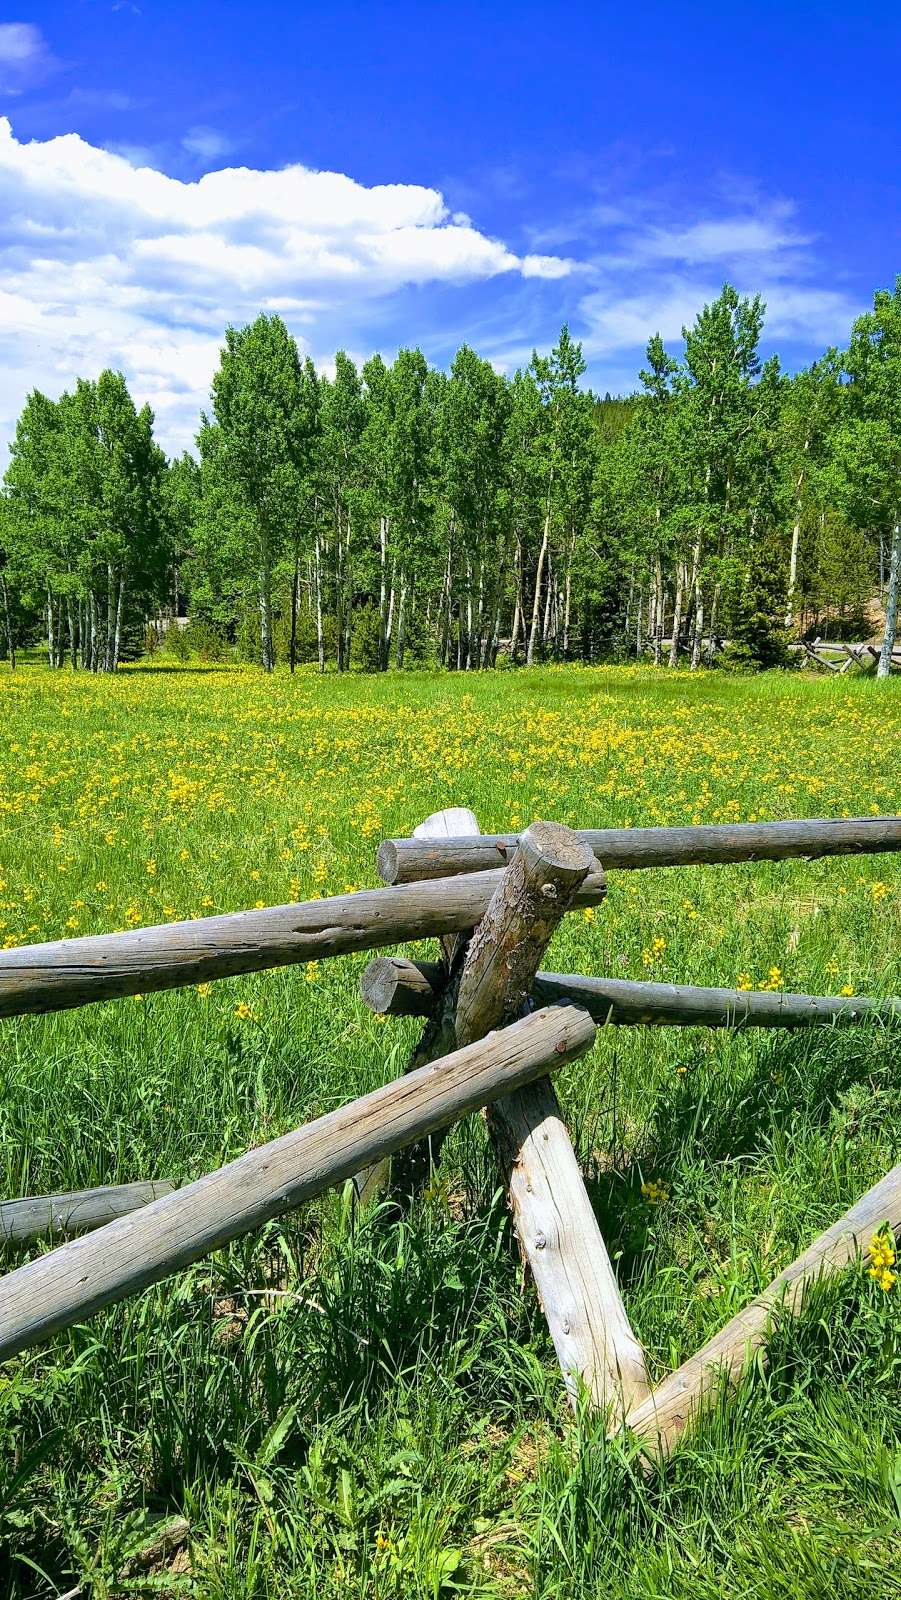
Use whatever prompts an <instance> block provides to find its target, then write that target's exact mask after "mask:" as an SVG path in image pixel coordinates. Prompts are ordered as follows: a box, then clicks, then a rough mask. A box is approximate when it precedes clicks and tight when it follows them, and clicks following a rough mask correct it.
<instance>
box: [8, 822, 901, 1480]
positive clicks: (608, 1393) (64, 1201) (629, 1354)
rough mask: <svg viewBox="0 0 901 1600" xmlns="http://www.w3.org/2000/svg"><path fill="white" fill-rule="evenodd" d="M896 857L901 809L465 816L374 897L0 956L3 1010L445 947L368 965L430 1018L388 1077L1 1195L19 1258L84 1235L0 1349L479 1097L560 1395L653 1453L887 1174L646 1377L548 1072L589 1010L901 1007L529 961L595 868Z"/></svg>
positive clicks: (807, 1021) (881, 1197) (246, 1228)
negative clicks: (265, 1129)
mask: <svg viewBox="0 0 901 1600" xmlns="http://www.w3.org/2000/svg"><path fill="white" fill-rule="evenodd" d="M899 849H901V817H864V818H840V819H834V820H825V819H816V820H808V821H800V822H777V823H743V824H736V825H734V826H732V825H723V826H720V825H715V826H706V825H705V826H695V827H685V828H649V829H641V828H629V829H588V830H583V831H581V832H580V833H573V832H571V831H570V830H568V829H565V828H562V827H559V826H558V825H556V824H548V823H535V824H532V826H531V827H530V828H529V829H527V830H526V832H525V833H524V834H518V833H509V834H494V835H482V834H480V833H479V831H478V823H477V821H476V819H475V817H474V816H473V815H472V813H471V812H468V811H464V810H459V809H455V810H453V811H449V812H443V813H438V814H437V815H436V816H434V817H431V818H429V819H427V821H426V822H425V823H424V824H422V825H420V827H419V828H418V829H417V830H416V833H415V835H414V837H413V838H410V839H396V840H386V841H385V842H384V844H383V845H382V846H381V848H380V850H379V856H378V862H379V870H380V872H381V874H382V876H383V878H385V879H387V880H388V887H385V888H381V889H374V890H364V891H361V892H359V893H355V894H347V895H338V896H334V897H332V898H331V899H327V900H316V901H310V902H305V903H301V904H297V905H289V906H275V907H269V908H266V909H263V910H256V911H246V912H238V913H234V914H230V915H225V916H215V917H209V918H205V919H201V920H199V921H194V922H182V923H170V924H166V925H164V926H162V927H153V928H139V929H134V930H132V931H129V932H123V933H118V934H106V935H100V936H96V937H89V938H81V939H70V940H64V941H62V942H58V943H48V944H43V945H33V946H26V947H20V948H18V949H11V950H8V951H4V952H2V953H0V1018H2V1017H14V1016H19V1015H22V1014H26V1013H42V1012H52V1011H57V1010H63V1009H66V1008H68V1007H72V1006H79V1005H83V1004H86V1003H89V1002H92V1001H97V1000H107V999H113V998H116V997H118V996H123V995H129V994H137V993H149V992H153V991H154V990H163V989H169V988H175V987H179V986H185V985H189V984H193V983H197V982H200V981H204V980H208V979H211V978H220V977H231V976H234V975H236V974H238V973H243V972H255V971H259V970H261V969H264V968H267V967H279V966H286V965H288V964H290V963H294V962H306V961H312V960H321V959H323V958H324V957H331V956H335V955H344V954H350V953H354V952H360V951H371V950H378V949H381V948H384V947H385V946H391V945H397V944H403V943H406V942H408V941H411V940H420V939H424V938H437V939H439V940H440V943H441V950H442V959H441V961H440V962H434V961H432V962H428V961H416V962H413V961H408V960H405V959H403V958H402V957H399V956H389V957H379V958H376V959H375V960H373V961H371V962H370V963H369V965H368V967H367V969H366V971H365V973H364V975H363V981H362V994H363V998H364V1000H365V1002H366V1004H367V1005H369V1006H370V1007H371V1008H372V1009H373V1010H374V1011H377V1012H379V1013H381V1014H383V1015H386V1016H422V1017H425V1018H426V1019H427V1027H426V1031H425V1034H424V1036H423V1038H422V1040H421V1042H420V1044H419V1046H418V1048H417V1050H416V1051H415V1052H414V1056H413V1059H412V1061H411V1063H410V1069H409V1070H408V1072H407V1073H406V1074H405V1075H404V1076H403V1077H401V1078H400V1079H398V1080H396V1081H395V1082H394V1083H391V1084H388V1085H386V1086H385V1087H384V1088H382V1089H379V1090H376V1091H375V1092H374V1093H373V1094H370V1095H365V1096H363V1097H362V1098H361V1099H359V1100H355V1101H353V1102H351V1103H350V1104H349V1105H345V1106H342V1107H341V1108H340V1109H339V1110H337V1111H334V1112H330V1113H329V1114H328V1115H327V1116H324V1117H320V1118H319V1119H317V1120H316V1121H315V1122H311V1123H309V1124H307V1125H306V1126H305V1127H302V1128H300V1129H297V1130H295V1132H293V1133H290V1134H286V1135H285V1136H284V1137H283V1138H281V1139H278V1140H274V1141H272V1142H271V1143H270V1144H268V1145H264V1146H263V1147H261V1148H260V1149H257V1150H252V1151H250V1152H248V1153H247V1154H246V1155H244V1156H242V1157H240V1158H239V1159H238V1160H237V1161H233V1162H230V1163H229V1164H228V1165H226V1166H224V1167H222V1168H221V1169H219V1170H218V1171H217V1172H213V1173H209V1174H208V1175H207V1176H206V1177H203V1178H200V1179H198V1180H197V1181H196V1182H194V1183H188V1184H186V1185H185V1186H184V1187H182V1188H180V1189H174V1188H173V1186H172V1185H171V1184H168V1183H162V1182H161V1183H157V1184H153V1183H136V1184H125V1185H118V1186H114V1187H111V1188H108V1189H100V1190H86V1191H81V1192H78V1193H75V1194H67V1195H51V1196H45V1197H43V1198H31V1199H28V1200H7V1201H3V1202H0V1244H3V1243H5V1244H6V1245H8V1246H9V1247H10V1248H15V1247H16V1246H17V1245H21V1244H25V1243H27V1242H29V1241H30V1240H32V1239H34V1238H36V1237H38V1236H40V1235H41V1234H47V1233H50V1234H53V1233H65V1234H68V1233H77V1232H84V1236H83V1237H80V1238H76V1239H73V1240H72V1241H71V1242H70V1243H67V1244H64V1245H61V1246H59V1247H58V1248H57V1249H55V1250H53V1251H51V1252H50V1253H49V1254H47V1255H44V1256H41V1257H39V1258H38V1259H36V1260H34V1261H32V1262H30V1263H29V1264H28V1265H26V1266H24V1267H20V1268H18V1269H17V1270H15V1271H13V1272H11V1273H9V1274H8V1275H7V1276H6V1277H5V1278H2V1279H0V1359H4V1358H6V1357H8V1356H11V1355H13V1354H15V1353H16V1352H17V1351H19V1350H21V1349H23V1348H25V1347H26V1346H28V1345H31V1344H33V1343H35V1342H37V1341H39V1340H41V1339H44V1338H47V1337H48V1336H50V1335H51V1334H52V1333H53V1332H55V1331H56V1330H58V1329H61V1328H64V1327H67V1326H69V1325H70V1324H72V1323H73V1322H76V1321H79V1320H81V1319H82V1318H84V1317H87V1316H90V1315H91V1314H92V1313H93V1312H94V1311H96V1310H98V1309H99V1308H100V1307H102V1306H104V1305H107V1304H110V1303H112V1302H114V1301H116V1300H119V1299H121V1298H123V1297H124V1296H125V1295H128V1294H130V1293H133V1292H136V1291H138V1290H140V1289H142V1288H143V1287H145V1286H146V1285H148V1284H151V1283H154V1282H157V1281H159V1280H160V1279H162V1278H164V1277H166V1276H167V1275H168V1274H170V1273H171V1272H174V1271H176V1270H178V1269H179V1268H180V1267H183V1266H186V1265H187V1264H189V1263H190V1262H192V1261H196V1260H198V1259H200V1258H201V1257H202V1256H204V1255H207V1254H209V1253H210V1252H212V1251H215V1250H216V1249H218V1248H220V1247H221V1246H222V1245H224V1244H226V1243H228V1242H229V1241H230V1240H232V1239H234V1238H237V1237H239V1236H240V1235H242V1234H246V1233H248V1232H251V1231H253V1230H255V1229H258V1228H259V1227H261V1226H262V1225H263V1224H264V1223H265V1222H267V1221H268V1220H270V1219H271V1218H274V1217H277V1216H280V1215H281V1214H283V1213H284V1212H285V1211H287V1210H289V1209H292V1208H293V1207H295V1206H297V1205H300V1204H301V1203H303V1202H304V1201H305V1200H307V1199H310V1198H311V1197H313V1196H314V1195H316V1194H319V1193H321V1192H322V1191H323V1190H324V1189H326V1188H328V1187H329V1186H331V1185H333V1184H336V1183H339V1182H341V1181H343V1180H344V1179H345V1178H348V1177H351V1176H353V1177H354V1179H355V1181H356V1183H357V1185H358V1192H359V1193H362V1194H368V1193H371V1192H373V1191H374V1190H375V1189H376V1188H377V1187H378V1184H379V1183H380V1182H382V1181H384V1180H385V1178H386V1177H387V1172H388V1166H387V1163H388V1158H389V1157H390V1156H391V1155H393V1154H396V1153H397V1152H399V1151H401V1150H408V1149H410V1147H414V1149H415V1148H416V1147H419V1148H420V1149H421V1148H422V1145H421V1141H422V1140H423V1139H424V1138H431V1137H432V1136H437V1137H436V1138H435V1139H434V1142H433V1143H432V1144H431V1145H429V1146H428V1147H427V1148H426V1158H427V1160H429V1161H431V1160H433V1159H434V1158H435V1156H436V1153H437V1151H438V1149H439V1148H440V1135H441V1133H442V1131H443V1130H444V1129H445V1128H447V1127H448V1126H450V1124H451V1123H452V1122H453V1121H454V1120H456V1119H457V1118H459V1117H461V1116H464V1115H466V1114H467V1113H469V1112H471V1111H473V1110H476V1109H479V1108H486V1107H487V1108H489V1110H488V1126H489V1132H490V1134H491V1137H492V1140H493V1142H494V1145H495V1149H496V1152H497V1155H498V1158H499V1161H500V1164H501V1170H502V1173H503V1176H504V1181H505V1184H506V1187H507V1192H508V1196H509V1200H510V1206H511V1211H512V1214H513V1223H514V1227H515V1229H516V1232H517V1234H518V1237H519V1242H520V1248H521V1250H522V1254H523V1257H524V1259H525V1260H526V1261H527V1262H528V1264H529V1266H530V1268H531V1270H532V1275H533V1277H534V1280H535V1283H536V1286H537V1288H538V1292H539V1296H540V1298H541V1302H542V1305H543V1308H544V1311H545V1314H546V1317H547V1321H548V1326H549V1330H550V1333H551V1336H552V1338H553V1341H554V1345H555V1348H556V1350H557V1354H558V1358H559V1361H560V1365H561V1368H562V1371H563V1375H564V1379H565V1382H566V1386H567V1390H568V1392H569V1394H570V1398H571V1399H573V1398H574V1397H575V1393H576V1391H577V1388H578V1386H579V1384H584V1385H585V1386H586V1387H587V1390H588V1392H589V1394H590V1396H591V1398H592V1399H593V1400H594V1402H595V1403H596V1404H597V1405H598V1406H600V1407H603V1408H605V1409H606V1410H607V1412H608V1415H609V1417H610V1419H611V1422H612V1423H613V1424H614V1425H615V1426H617V1427H618V1426H620V1425H622V1424H623V1423H625V1425H626V1426H627V1427H628V1428H629V1429H630V1430H631V1431H632V1432H633V1433H634V1434H636V1435H637V1436H638V1437H639V1438H641V1439H643V1440H644V1441H645V1443H646V1445H647V1446H648V1448H649V1449H652V1450H656V1451H657V1452H660V1453H663V1454H666V1453H667V1452H668V1450H669V1449H670V1448H671V1447H672V1445H673V1443H674V1442H675V1441H676V1440H677V1439H678V1437H679V1436H680V1434H681V1432H682V1431H683V1430H684V1428H685V1427H686V1426H688V1425H689V1423H690V1422H691V1420H692V1418H693V1417H694V1416H695V1415H696V1414H697V1412H698V1410H699V1409H700V1407H701V1406H702V1404H703V1402H704V1401H705V1400H706V1398H707V1397H708V1396H709V1395H710V1394H711V1393H712V1392H713V1390H714V1389H715V1388H716V1387H718V1386H719V1385H720V1384H721V1382H722V1381H723V1379H724V1377H725V1378H726V1379H728V1380H729V1381H735V1380H736V1379H737V1377H738V1376H740V1374H741V1372H742V1371H743V1370H744V1365H745V1362H746V1358H747V1354H748V1352H749V1351H750V1350H753V1349H755V1348H757V1347H758V1346H759V1345H760V1344H761V1343H762V1342H763V1341H764V1340H765V1337H766V1332H767V1329H768V1327H769V1323H770V1321H771V1318H772V1316H773V1314H774V1312H775V1311H776V1310H777V1308H779V1307H783V1308H787V1309H788V1310H789V1311H794V1310H796V1309H797V1307H798V1305H799V1304H800V1298H801V1295H802V1292H803V1289H804V1286H805V1285H806V1284H807V1283H809V1282H810V1281H811V1280H812V1278H813V1277H815V1276H817V1275H818V1274H820V1273H821V1272H825V1271H830V1270H834V1269H836V1268H838V1267H840V1266H842V1265H845V1264H847V1263H848V1262H850V1261H851V1260H853V1259H854V1258H855V1256H856V1254H857V1253H858V1252H859V1250H860V1247H861V1243H862V1241H863V1238H864V1236H865V1234H866V1232H867V1231H870V1230H872V1229H875V1228H877V1227H879V1226H881V1225H882V1224H883V1223H885V1222H888V1224H889V1225H890V1226H892V1227H896V1226H901V1168H895V1169H894V1171H893V1172H892V1173H890V1174H889V1175H888V1177H887V1178H885V1179H884V1180H883V1181H882V1183H881V1184H877V1185H876V1186H875V1187H874V1189H872V1190H871V1191H870V1192H869V1194H868V1195H866V1196H864V1198H863V1199H862V1200H861V1201H860V1202H859V1203H858V1205H857V1206H855V1207H852V1209H851V1211H849V1212H848V1213H847V1214H846V1216H845V1217H843V1218H842V1219H841V1220H840V1222H838V1223H836V1224H835V1225H834V1227H833V1228H830V1229H827V1231H826V1233H825V1234H823V1235H822V1236H821V1237H820V1239H818V1240H817V1241H815V1243H814V1244H813V1245H811V1246H810V1248H809V1249H808V1250H806V1251H805V1252H804V1254H803V1255H802V1256H800V1257H799V1258H798V1260H797V1261H796V1262H794V1263H793V1264H792V1265H791V1266H790V1267H788V1268H786V1269H785V1271H784V1272H783V1273H780V1274H779V1276H778V1277H777V1278H776V1279H775V1280H774V1282H773V1283H772V1284H771V1285H770V1287H769V1288H768V1289H767V1290H766V1291H765V1292H764V1294H763V1295H761V1296H759V1297H758V1298H757V1299H756V1300H755V1301H753V1302H752V1303H751V1304H750V1305H749V1306H748V1307H746V1308H745V1310H744V1311H743V1312H741V1313H740V1314H739V1316H738V1317H736V1318H734V1319H733V1321H732V1322H731V1323H730V1324H729V1325H728V1326H727V1327H726V1328H724V1329H723V1330H722V1331H721V1333H719V1334H718V1335H716V1337H715V1338H714V1339H713V1340H711V1341H710V1342H709V1344H708V1345H706V1346H705V1347H704V1349H703V1350H701V1351H699V1352H698V1354H697V1355H696V1356H694V1357H692V1358H691V1360H690V1361H688V1362H686V1363H684V1364H683V1366H682V1367H681V1368H680V1369H679V1370H678V1371H677V1372H676V1373H673V1374H671V1375H670V1376H669V1377H668V1378H665V1379H664V1380H663V1382H662V1383H661V1384H659V1385H658V1387H657V1388H656V1389H655V1390H653V1391H650V1390H649V1385H648V1380H647V1374H646V1368H645V1361H644V1354H643V1351H642V1348H641V1345H640V1343H639V1341H638V1339H637V1337H636V1335H635V1333H634V1332H633V1330H632V1328H631V1327H630V1325H629V1320H628V1316H627V1313H626V1309H625V1306H624V1304H623V1301H622V1298H621V1296H620V1293H619V1288H618V1285H617V1281H616V1276H615V1273H614V1270H613V1267H612V1265H611V1262H610V1258H609V1256H608V1254H607V1250H606V1247H605V1244H604V1240H603V1238H602V1236H601V1233H600V1230H599V1228H598V1224H597V1219H596V1217H595V1215H594V1212H593V1210H592V1207H591V1204H590V1202H589V1199H588V1196H587V1194H586V1191H585V1187H584V1183H583V1181H582V1177H581V1173H580V1171H579V1168H578V1163H577V1161H576V1157H575V1153H574V1151H573V1147H572V1144H571V1142H570V1139H569V1135H568V1133H567V1130H566V1127H565V1124H564V1122H563V1118H562V1116H561V1113H560V1107H559V1104H558V1102H557V1099H556V1095H555V1092H554V1089H553V1085H552V1083H551V1081H550V1073H551V1072H552V1071H553V1070H554V1069H555V1068H556V1067H558V1066H560V1065H562V1064H564V1063H565V1062H567V1061H571V1060H574V1059H575V1058H576V1057H578V1056H579V1055H581V1054H583V1053H584V1051H585V1050H587V1049H589V1048H590V1046H591V1044H592V1042H593V1040H594V1037H595V1031H596V1025H601V1026H604V1025H607V1024H617V1025H670V1026H703V1027H717V1028H745V1027H779V1028H805V1027H811V1026H819V1027H834V1026H849V1025H854V1024H860V1023H866V1024H867V1025H869V1026H890V1025H893V1024H895V1023H897V1022H898V1021H899V1020H901V998H894V999H893V998H888V999H884V1000H879V999H872V998H869V997H859V996H847V995H842V996H822V995H804V994H785V993H782V992H759V991H745V990H737V989H718V988H694V987H689V986H683V985H671V984H659V983H636V982H632V981H629V980H627V979H616V978H607V977H596V978H591V977H581V976H573V975H567V974H558V973H550V972H542V971H540V970H539V964H540V961H541V957H542V955H543V954H544V951H545V949H546V947H547V944H548V942H549V940H550V938H551V935H552V933H553V931H554V929H555V928H556V926H557V925H558V923H559V922H560V920H561V919H562V918H563V917H564V916H565V915H566V913H567V912H568V911H570V910H573V909H574V908H577V907H583V906H597V905H600V904H601V903H602V901H603V899H604V896H605V892H606V887H605V872H607V871H611V870H619V869H641V868H649V867H661V866H686V865H693V864H702V863H709V864H716V863H736V862H744V861H761V860H772V861H778V860H783V859H787V858H790V857H806V858H816V857H819V856H833V855H847V854H869V853H873V852H877V851H895V850H899ZM535 1007H538V1008H539V1009H535ZM491 1030H496V1031H491ZM409 1170H412V1169H408V1171H409ZM85 1230H95V1231H91V1232H87V1231H85Z"/></svg>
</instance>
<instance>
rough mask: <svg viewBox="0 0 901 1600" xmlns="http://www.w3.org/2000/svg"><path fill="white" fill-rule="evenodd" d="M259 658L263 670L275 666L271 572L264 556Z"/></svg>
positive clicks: (267, 670)
mask: <svg viewBox="0 0 901 1600" xmlns="http://www.w3.org/2000/svg"><path fill="white" fill-rule="evenodd" d="M259 582H260V595H259V599H260V659H261V661H262V665H263V670H264V671H265V672H271V671H272V669H273V667H274V666H275V650H274V648H273V644H272V573H271V571H270V568H269V562H268V560H267V559H266V558H265V557H264V559H263V560H262V562H261V563H260V580H259Z"/></svg>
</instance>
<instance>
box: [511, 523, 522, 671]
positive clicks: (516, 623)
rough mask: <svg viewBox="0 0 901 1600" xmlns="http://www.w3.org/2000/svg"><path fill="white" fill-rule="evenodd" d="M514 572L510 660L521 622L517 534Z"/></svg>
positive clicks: (519, 553) (513, 658) (519, 542)
mask: <svg viewBox="0 0 901 1600" xmlns="http://www.w3.org/2000/svg"><path fill="white" fill-rule="evenodd" d="M514 574H515V580H516V600H515V603H514V607H513V625H512V627H511V629H510V660H511V661H515V660H516V647H517V645H518V644H519V634H520V629H521V628H522V622H523V605H522V540H521V539H520V538H519V535H518V534H517V538H516V555H515V557H514Z"/></svg>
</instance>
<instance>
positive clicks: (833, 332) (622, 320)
mask: <svg viewBox="0 0 901 1600" xmlns="http://www.w3.org/2000/svg"><path fill="white" fill-rule="evenodd" d="M735 286H736V288H737V289H738V291H739V293H741V294H747V295H754V294H759V295H760V296H761V299H762V300H763V302H764V304H765V306H766V316H765V335H766V337H767V338H768V339H770V340H772V339H774V338H775V339H785V340H790V341H793V342H794V341H797V342H799V343H803V344H808V343H809V344H813V345H814V346H817V347H821V348H822V347H825V346H826V345H827V344H830V343H840V342H842V341H843V340H844V339H846V338H847V336H848V331H849V329H850V327H851V323H852V322H853V320H854V318H855V317H856V316H858V315H859V314H860V311H861V309H862V307H861V306H860V305H859V304H858V302H857V301H856V300H855V299H854V298H853V297H852V296H850V295H848V294H844V293H842V292H840V291H839V290H835V289H821V288H817V287H816V286H814V285H812V284H806V283H788V282H781V281H779V280H778V279H776V280H771V281H767V280H766V279H760V278H756V277H749V278H747V279H745V278H744V277H743V276H739V277H737V278H736V280H735ZM721 288H722V279H718V278H715V277H712V276H707V277H703V278H700V277H695V276H688V275H680V274H673V275H669V276H662V277H655V278H654V279H653V281H651V282H649V283H647V284H646V285H645V286H643V287H642V288H641V289H640V290H637V291H636V292H635V293H623V292H622V290H617V288H616V287H614V286H612V285H611V286H610V287H607V288H604V289H597V290H592V292H591V293H590V294H587V295H585V296H583V298H582V300H581V301H580V305H579V310H580V315H581V316H582V317H583V318H584V321H585V325H586V329H587V331H586V333H585V336H584V346H585V353H586V355H587V356H589V357H593V358H604V357H607V356H608V355H612V354H619V353H621V352H623V351H626V350H636V351H638V350H641V351H643V349H644V346H645V345H646V344H647V342H648V339H649V338H650V336H651V334H653V333H659V334H660V336H661V338H662V339H663V341H664V343H665V344H668V345H669V346H670V347H675V346H676V345H678V343H679V342H680V340H681V337H682V329H683V327H690V326H691V324H692V323H693V322H694V320H695V318H696V317H697V315H698V312H699V311H700V310H701V307H702V306H703V305H706V304H709V303H710V301H711V300H714V299H716V296H717V295H718V294H719V292H720V290H721ZM636 376H637V367H636Z"/></svg>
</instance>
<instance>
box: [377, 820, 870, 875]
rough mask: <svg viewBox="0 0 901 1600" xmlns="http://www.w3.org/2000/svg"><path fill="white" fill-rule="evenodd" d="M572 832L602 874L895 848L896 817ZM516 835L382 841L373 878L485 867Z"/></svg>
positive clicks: (502, 858)
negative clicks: (623, 870) (594, 858)
mask: <svg viewBox="0 0 901 1600" xmlns="http://www.w3.org/2000/svg"><path fill="white" fill-rule="evenodd" d="M577 831H578V835H579V838H580V839H583V840H584V841H585V843H586V844H587V845H589V846H590V848H591V849H592V850H593V851H594V853H595V855H596V856H597V858H598V860H599V861H600V862H601V865H602V866H603V868H604V871H605V872H615V871H619V870H620V869H623V868H628V869H636V868H643V867H684V866H692V865H701V864H707V865H716V864H724V863H730V862H738V861H784V860H787V859H788V858H790V857H792V856H806V857H808V858H809V857H816V856H842V855H868V854H872V853H874V852H878V851H882V850H901V817H838V818H815V819H806V820H803V821H799V822H737V823H734V824H731V823H729V824H719V823H711V824H706V823H705V824H703V825H701V826H698V827H687V828H580V829H578V830H577ZM518 838H519V835H518V834H516V833H483V834H479V835H476V836H475V837H469V836H463V837H458V838H450V839H448V838H445V839H416V838H413V839H386V840H385V841H384V843H383V844H381V845H380V846H379V850H378V856H377V862H378V870H379V876H380V877H381V878H382V880H383V882H385V883H389V884H403V883H419V882H422V881H424V880H426V879H432V878H448V877H453V876H455V875H457V874H459V873H466V872H483V871H487V870H488V869H490V868H491V867H496V866H498V864H501V863H505V862H506V861H507V860H509V858H510V857H511V856H512V854H513V852H514V851H515V849H516V845H517V840H518Z"/></svg>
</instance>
